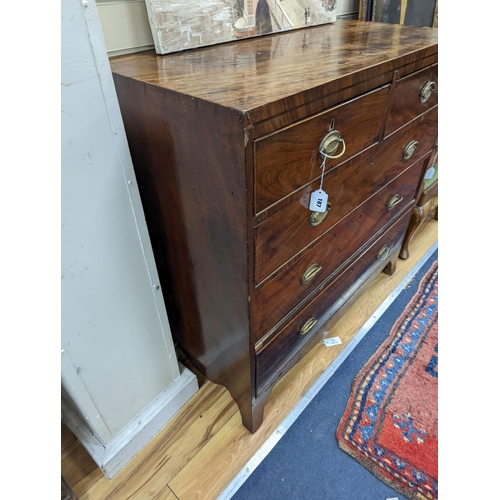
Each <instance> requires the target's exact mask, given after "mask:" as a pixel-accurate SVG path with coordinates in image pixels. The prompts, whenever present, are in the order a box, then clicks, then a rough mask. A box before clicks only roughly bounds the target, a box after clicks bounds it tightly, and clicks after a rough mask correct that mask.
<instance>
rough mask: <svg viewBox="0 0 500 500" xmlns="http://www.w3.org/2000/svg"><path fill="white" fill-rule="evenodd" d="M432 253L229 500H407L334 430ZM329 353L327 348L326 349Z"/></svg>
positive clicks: (424, 269) (409, 296)
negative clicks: (354, 454) (349, 451)
mask: <svg viewBox="0 0 500 500" xmlns="http://www.w3.org/2000/svg"><path fill="white" fill-rule="evenodd" d="M437 254H438V251H437V250H436V251H435V252H434V253H433V254H432V255H431V256H430V257H429V259H428V260H427V261H426V262H425V264H424V265H423V266H422V267H421V268H420V270H419V271H418V273H417V274H416V275H415V277H414V278H413V280H412V281H411V282H410V283H409V285H408V286H407V287H406V289H404V290H403V291H402V292H401V293H400V294H399V295H398V297H397V298H396V299H395V300H394V302H393V303H392V304H391V305H390V306H389V308H388V309H387V310H386V311H385V313H384V314H383V315H382V316H381V317H380V319H379V320H378V321H377V322H376V323H375V325H374V326H373V327H372V329H371V330H370V331H369V332H368V333H367V334H366V335H365V337H364V338H363V339H362V340H361V342H360V343H359V344H358V345H357V346H356V347H355V349H354V350H353V351H352V353H351V354H350V355H349V356H348V357H347V359H346V360H345V361H344V362H343V363H342V364H341V365H340V367H339V368H338V369H337V371H336V372H335V373H334V374H333V376H332V377H331V378H330V379H329V380H328V382H327V383H326V384H325V385H324V386H323V387H322V389H321V390H320V391H319V392H318V394H317V395H316V396H315V398H314V399H313V400H312V401H311V402H310V403H309V405H308V406H307V407H306V409H305V410H304V411H303V412H302V413H301V415H300V416H299V417H298V419H297V420H296V421H295V422H294V423H293V425H292V426H291V428H290V429H289V430H288V431H287V433H286V434H285V435H284V436H283V437H282V438H281V440H280V441H279V442H278V444H277V445H276V446H275V447H274V448H273V449H272V450H271V452H270V453H269V455H267V457H266V458H265V459H264V460H263V462H262V463H261V464H260V465H259V466H258V467H257V468H256V469H255V471H254V472H253V473H252V474H251V475H250V477H249V478H248V479H247V480H246V481H245V483H244V484H243V485H242V486H241V487H240V489H239V490H238V491H237V492H236V493H235V495H233V497H232V499H233V500H250V499H259V500H292V499H300V500H326V499H328V500H337V499H338V500H386V499H387V498H395V497H397V498H398V499H399V500H407V499H406V497H404V496H402V495H401V494H400V493H397V492H396V491H394V490H393V489H392V488H389V487H388V486H387V485H386V484H384V483H383V482H382V481H379V480H378V479H377V478H376V477H375V476H374V475H372V474H371V473H370V472H369V471H368V470H367V469H365V468H364V467H363V466H362V465H360V464H358V462H356V461H355V460H354V459H352V458H351V457H349V455H347V454H346V453H344V452H343V451H342V450H341V449H340V448H339V446H338V443H337V439H336V437H335V431H336V429H337V426H338V424H339V421H340V418H341V417H342V414H343V412H344V409H345V406H346V404H347V400H348V399H349V394H350V389H351V383H352V381H353V379H354V377H355V376H356V375H357V374H358V372H359V371H360V370H361V368H362V367H363V366H364V364H365V363H366V362H367V361H368V359H369V358H370V356H371V355H372V354H373V353H374V352H375V351H376V350H377V348H378V347H379V346H380V345H381V344H382V342H383V341H384V340H385V339H386V338H387V336H388V335H389V332H390V330H391V327H392V325H393V324H394V322H395V321H396V319H397V318H398V317H399V315H400V314H401V312H402V311H403V310H404V307H405V306H406V304H407V302H408V301H409V300H410V299H411V297H412V296H413V295H414V294H415V292H416V291H417V287H418V283H419V281H420V279H421V277H422V276H423V275H424V274H425V272H426V271H427V270H428V269H429V267H430V265H431V264H432V262H434V260H435V259H437ZM325 349H327V347H325Z"/></svg>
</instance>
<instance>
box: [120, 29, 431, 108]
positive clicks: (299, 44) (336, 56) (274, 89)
mask: <svg viewBox="0 0 500 500" xmlns="http://www.w3.org/2000/svg"><path fill="white" fill-rule="evenodd" d="M437 43H438V34H437V30H436V29H432V28H414V27H410V26H400V25H395V24H385V23H374V22H363V21H350V20H338V21H336V22H335V23H333V24H327V25H322V26H317V27H313V28H305V29H300V30H295V31H291V32H286V33H278V34H275V35H269V36H261V37H257V38H252V39H247V40H239V41H235V42H229V43H226V44H221V45H215V46H210V47H205V48H201V49H196V50H191V51H186V52H180V53H176V54H171V55H161V56H160V55H156V53H155V52H154V51H147V52H142V53H138V54H130V55H126V56H119V57H116V58H113V59H111V68H112V71H113V72H114V73H117V74H119V75H122V76H125V77H129V78H132V79H134V80H139V81H142V82H144V83H147V84H150V85H154V86H159V87H162V88H165V89H169V90H172V91H175V92H179V93H182V94H185V95H189V96H192V97H194V98H198V99H203V100H205V101H209V102H213V103H216V104H219V105H221V106H225V107H229V108H232V109H235V110H239V111H242V112H249V111H251V110H256V109H259V108H262V107H265V106H266V105H267V104H270V103H276V102H279V101H280V100H283V99H286V98H289V97H290V96H295V95H297V94H300V93H302V92H305V91H307V90H308V89H313V88H320V87H322V86H324V85H326V84H328V83H331V82H336V83H337V86H336V88H335V90H338V89H340V88H343V87H348V86H349V85H351V84H352V82H353V80H354V79H356V78H358V79H359V78H367V77H369V75H368V73H369V72H370V71H372V72H373V68H377V71H378V72H380V71H392V70H394V69H396V68H397V67H401V66H402V65H407V64H411V63H412V62H415V61H416V60H420V59H425V58H429V57H433V56H434V57H435V56H436V54H437ZM367 75H368V76H367Z"/></svg>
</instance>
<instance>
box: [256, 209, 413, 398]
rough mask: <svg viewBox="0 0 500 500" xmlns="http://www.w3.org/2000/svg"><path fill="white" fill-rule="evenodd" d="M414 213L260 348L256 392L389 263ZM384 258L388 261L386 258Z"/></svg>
mask: <svg viewBox="0 0 500 500" xmlns="http://www.w3.org/2000/svg"><path fill="white" fill-rule="evenodd" d="M411 212H412V210H411V209H409V210H408V211H407V212H406V213H405V214H404V215H403V216H402V217H401V218H400V219H399V220H398V221H397V222H396V223H395V224H393V225H392V226H391V227H390V228H389V229H388V230H387V231H386V232H385V233H384V234H383V235H382V236H381V237H380V238H378V239H377V240H376V241H375V242H374V243H373V244H372V245H370V246H369V247H368V248H367V249H366V250H365V251H364V252H363V253H362V254H361V255H360V256H359V257H358V258H357V259H356V260H355V262H353V263H352V264H351V265H350V266H348V267H347V268H346V269H345V270H344V271H343V272H342V273H341V274H339V275H338V276H337V277H336V278H335V279H334V280H333V281H332V282H330V283H329V284H328V285H327V287H325V289H324V290H323V292H322V293H321V294H320V295H318V296H317V297H316V298H315V299H314V300H313V301H312V302H311V303H309V304H308V305H307V307H305V308H304V309H303V310H302V311H301V312H300V313H299V314H297V315H296V316H295V317H294V318H293V319H292V320H291V321H290V322H289V323H288V324H287V325H286V326H285V327H284V328H283V329H282V330H281V331H280V332H279V333H278V334H276V335H274V336H273V337H272V339H270V340H269V341H268V343H265V344H264V345H262V346H260V345H258V347H259V349H258V351H259V352H258V353H257V363H256V367H257V372H256V375H257V393H259V392H260V391H261V390H262V389H265V387H266V386H267V385H268V384H269V383H271V382H273V381H274V380H273V379H275V378H276V377H279V376H280V370H282V369H283V368H284V367H285V365H286V364H287V362H288V361H290V360H291V359H292V358H293V357H294V356H295V355H297V354H298V352H299V351H300V350H301V349H302V347H304V346H305V345H306V344H307V343H308V342H309V340H310V339H311V338H313V337H314V336H315V333H317V332H318V330H319V329H321V328H323V326H324V324H325V322H326V321H328V319H330V317H331V316H333V314H335V312H337V311H338V309H339V308H340V307H341V305H342V304H343V303H344V302H346V301H347V300H348V299H349V297H350V296H351V295H352V294H353V293H355V290H357V289H358V288H359V287H360V286H361V285H362V283H363V282H364V281H366V280H367V279H368V278H369V277H370V276H372V275H373V273H374V269H375V268H376V267H378V266H381V265H382V266H383V265H384V263H387V262H389V259H388V258H387V257H389V255H390V254H391V253H392V252H393V250H395V249H397V248H399V247H400V245H401V242H402V240H403V237H404V235H405V232H406V229H407V227H408V222H409V220H410V216H411ZM386 248H387V250H385V249H386ZM384 256H385V257H386V259H383V257H384ZM379 259H382V261H381V260H379ZM311 319H316V320H317V323H315V325H314V326H313V327H312V328H311V329H310V330H309V331H308V332H307V333H306V334H305V335H301V334H300V332H301V329H303V328H304V326H305V325H306V324H307V322H308V321H309V320H311Z"/></svg>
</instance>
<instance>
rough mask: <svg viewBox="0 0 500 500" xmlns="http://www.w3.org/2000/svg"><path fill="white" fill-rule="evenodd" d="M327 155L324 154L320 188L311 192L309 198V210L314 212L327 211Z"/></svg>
mask: <svg viewBox="0 0 500 500" xmlns="http://www.w3.org/2000/svg"><path fill="white" fill-rule="evenodd" d="M325 165H326V156H323V163H322V164H321V167H320V168H321V182H320V184H319V189H317V190H316V191H313V192H312V193H311V199H310V200H309V210H312V211H313V212H326V204H327V202H328V195H327V194H326V193H325V192H324V191H323V189H322V188H323V177H324V176H325Z"/></svg>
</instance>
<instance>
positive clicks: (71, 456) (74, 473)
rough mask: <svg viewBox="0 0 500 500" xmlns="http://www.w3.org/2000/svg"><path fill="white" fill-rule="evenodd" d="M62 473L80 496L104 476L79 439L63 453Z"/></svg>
mask: <svg viewBox="0 0 500 500" xmlns="http://www.w3.org/2000/svg"><path fill="white" fill-rule="evenodd" d="M61 475H62V476H63V477H64V479H66V481H67V483H68V484H69V486H70V488H71V489H72V490H73V492H74V493H75V495H76V496H77V497H78V498H80V497H81V496H82V495H83V494H84V493H85V492H86V491H87V490H88V489H89V488H90V487H92V485H94V484H95V483H97V482H98V481H99V480H100V479H101V478H104V474H103V473H102V471H101V469H99V467H98V466H97V465H96V463H95V462H94V460H92V458H91V457H90V455H89V454H88V453H87V450H86V449H85V448H84V447H83V446H82V445H81V444H80V442H79V441H77V440H75V441H74V443H73V444H71V445H70V446H69V447H68V448H66V449H65V450H64V451H63V452H62V454H61Z"/></svg>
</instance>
